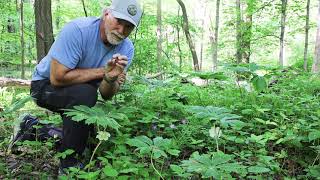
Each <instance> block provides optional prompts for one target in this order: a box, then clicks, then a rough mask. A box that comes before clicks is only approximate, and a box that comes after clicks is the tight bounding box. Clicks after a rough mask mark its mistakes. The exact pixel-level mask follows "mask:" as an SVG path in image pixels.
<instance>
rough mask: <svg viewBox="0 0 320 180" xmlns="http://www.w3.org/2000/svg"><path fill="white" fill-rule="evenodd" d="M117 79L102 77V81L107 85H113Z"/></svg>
mask: <svg viewBox="0 0 320 180" xmlns="http://www.w3.org/2000/svg"><path fill="white" fill-rule="evenodd" d="M117 79H118V77H114V78H110V77H109V76H108V75H107V74H105V75H104V76H103V80H105V81H106V82H107V83H108V84H113V83H114V82H116V80H117Z"/></svg>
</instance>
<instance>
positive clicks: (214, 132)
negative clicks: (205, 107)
mask: <svg viewBox="0 0 320 180" xmlns="http://www.w3.org/2000/svg"><path fill="white" fill-rule="evenodd" d="M209 134H210V137H212V138H215V139H218V138H220V137H221V136H222V131H221V129H220V128H219V127H211V129H210V130H209Z"/></svg>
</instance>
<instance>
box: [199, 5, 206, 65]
mask: <svg viewBox="0 0 320 180" xmlns="http://www.w3.org/2000/svg"><path fill="white" fill-rule="evenodd" d="M202 8H203V9H204V11H203V17H202V20H201V28H202V32H201V41H200V65H199V66H200V70H202V63H203V44H204V33H205V29H206V26H205V20H206V19H207V18H206V14H207V1H206V0H204V1H203V2H202Z"/></svg>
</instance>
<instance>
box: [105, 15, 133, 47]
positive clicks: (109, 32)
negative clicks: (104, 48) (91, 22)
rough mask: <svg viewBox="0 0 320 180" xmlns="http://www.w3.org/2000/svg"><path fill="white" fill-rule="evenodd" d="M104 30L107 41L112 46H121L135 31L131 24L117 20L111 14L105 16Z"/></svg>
mask: <svg viewBox="0 0 320 180" xmlns="http://www.w3.org/2000/svg"><path fill="white" fill-rule="evenodd" d="M104 29H105V37H106V40H107V41H108V42H109V43H110V44H112V45H118V44H120V43H121V42H122V41H123V40H124V39H125V38H127V37H128V36H129V35H130V33H131V32H132V31H133V29H134V25H133V24H131V23H130V22H128V21H126V20H123V19H118V18H115V17H114V16H113V15H112V14H111V12H110V11H109V12H107V13H106V14H105V16H104Z"/></svg>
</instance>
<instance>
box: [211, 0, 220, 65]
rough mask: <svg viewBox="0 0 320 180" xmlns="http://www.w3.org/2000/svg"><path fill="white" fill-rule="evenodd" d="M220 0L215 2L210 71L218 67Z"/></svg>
mask: <svg viewBox="0 0 320 180" xmlns="http://www.w3.org/2000/svg"><path fill="white" fill-rule="evenodd" d="M219 13H220V0H217V3H216V25H215V28H214V44H213V55H212V58H213V66H212V71H216V70H217V69H218V40H219V38H218V36H219V21H220V16H219Z"/></svg>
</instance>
